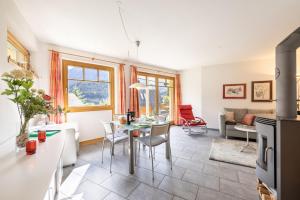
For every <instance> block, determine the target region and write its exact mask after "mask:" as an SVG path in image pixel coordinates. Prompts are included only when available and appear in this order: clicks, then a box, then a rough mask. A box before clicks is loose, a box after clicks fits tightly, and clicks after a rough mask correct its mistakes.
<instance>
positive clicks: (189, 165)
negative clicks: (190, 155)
mask: <svg viewBox="0 0 300 200" xmlns="http://www.w3.org/2000/svg"><path fill="white" fill-rule="evenodd" d="M175 166H179V167H182V168H186V169H190V170H194V171H197V172H202V169H203V166H204V165H203V163H202V162H200V161H191V160H185V159H181V158H178V159H177V160H176V162H175Z"/></svg>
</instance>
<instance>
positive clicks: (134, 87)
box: [129, 82, 146, 90]
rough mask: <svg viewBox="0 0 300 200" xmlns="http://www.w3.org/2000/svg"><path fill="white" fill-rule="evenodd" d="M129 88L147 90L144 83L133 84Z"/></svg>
mask: <svg viewBox="0 0 300 200" xmlns="http://www.w3.org/2000/svg"><path fill="white" fill-rule="evenodd" d="M129 88H133V89H137V90H141V89H146V85H145V84H143V83H139V82H137V83H133V84H131V85H130V86H129Z"/></svg>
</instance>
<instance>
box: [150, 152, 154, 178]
mask: <svg viewBox="0 0 300 200" xmlns="http://www.w3.org/2000/svg"><path fill="white" fill-rule="evenodd" d="M150 154H151V163H152V180H153V181H154V167H153V154H152V147H150Z"/></svg>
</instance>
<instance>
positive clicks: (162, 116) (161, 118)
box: [139, 114, 167, 159]
mask: <svg viewBox="0 0 300 200" xmlns="http://www.w3.org/2000/svg"><path fill="white" fill-rule="evenodd" d="M156 118H157V120H159V121H166V120H167V115H166V114H159V115H157V116H156ZM150 131H151V128H140V133H141V135H142V136H143V137H145V136H146V135H148V134H150ZM139 147H140V146H139ZM144 147H145V145H143V148H144ZM139 149H140V148H139ZM144 149H145V148H144ZM153 149H154V151H153V158H154V159H155V147H154V148H153ZM149 158H150V151H149Z"/></svg>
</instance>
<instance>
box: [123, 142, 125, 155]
mask: <svg viewBox="0 0 300 200" xmlns="http://www.w3.org/2000/svg"><path fill="white" fill-rule="evenodd" d="M123 154H124V155H125V142H123Z"/></svg>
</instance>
